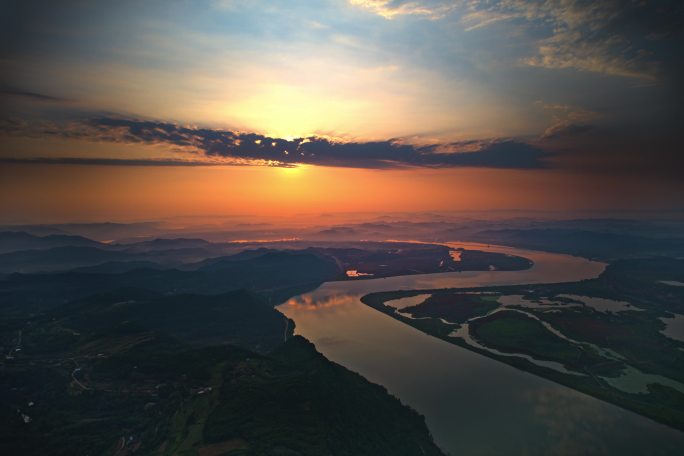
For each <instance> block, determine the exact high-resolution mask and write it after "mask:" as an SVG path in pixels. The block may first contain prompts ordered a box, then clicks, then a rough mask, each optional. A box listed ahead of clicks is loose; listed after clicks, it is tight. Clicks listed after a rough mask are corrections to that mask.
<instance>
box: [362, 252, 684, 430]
mask: <svg viewBox="0 0 684 456" xmlns="http://www.w3.org/2000/svg"><path fill="white" fill-rule="evenodd" d="M682 271H684V260H681V259H672V258H664V257H662V258H651V259H635V260H620V261H615V262H613V263H611V264H610V265H609V266H608V267H607V268H606V270H605V271H604V272H603V273H602V274H601V275H600V276H599V277H598V278H596V279H592V280H585V281H581V282H575V283H561V284H544V285H516V286H498V287H481V288H469V289H439V290H402V291H391V292H380V293H372V294H369V295H366V296H364V297H363V298H362V301H363V302H364V303H365V304H367V305H369V306H371V307H373V308H375V309H377V310H379V311H381V312H384V313H386V314H388V315H390V316H392V317H393V318H396V319H398V320H400V321H402V322H404V323H406V324H409V325H411V326H413V327H415V328H417V329H419V330H421V331H423V332H425V333H428V334H430V335H433V336H435V337H438V338H440V339H443V340H445V341H448V342H450V343H452V344H456V345H459V346H461V347H463V348H466V349H468V350H472V351H475V352H477V353H480V354H482V355H484V356H488V357H490V358H494V359H496V360H498V361H501V362H504V363H507V364H509V365H512V366H514V367H516V368H519V369H521V370H525V371H528V372H531V373H534V374H536V375H539V376H541V377H544V378H547V379H550V380H553V381H555V382H558V383H561V384H563V385H566V386H569V387H571V388H574V389H576V390H579V391H582V392H584V393H587V394H590V395H592V396H594V397H597V398H600V399H603V400H606V401H608V402H611V403H613V404H616V405H618V406H621V407H624V408H626V409H629V410H632V411H635V412H637V413H640V414H642V415H644V416H647V417H649V418H652V419H654V420H656V421H659V422H661V423H664V424H667V425H669V426H671V427H674V428H677V429H680V430H684V339H683V338H682V336H681V335H679V336H677V335H672V334H671V333H668V331H667V322H668V321H672V320H670V319H672V318H673V317H674V314H682V313H684V287H678V286H673V285H671V283H681V282H682V279H683V278H684V277H683V274H682ZM668 334H669V335H668Z"/></svg>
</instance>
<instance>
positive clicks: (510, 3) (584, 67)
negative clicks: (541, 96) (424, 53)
mask: <svg viewBox="0 0 684 456" xmlns="http://www.w3.org/2000/svg"><path fill="white" fill-rule="evenodd" d="M655 3H657V4H649V2H626V1H618V0H598V1H589V0H544V1H528V0H502V1H500V2H494V3H492V2H489V1H484V0H473V1H470V2H468V4H467V8H466V12H465V13H464V14H463V15H462V16H461V23H462V25H464V26H465V29H466V30H475V29H478V28H482V27H486V26H489V25H491V24H494V23H498V22H502V21H510V20H517V21H520V22H523V23H524V24H525V25H526V27H527V28H528V30H529V31H531V32H533V33H534V34H535V35H541V37H540V38H538V39H536V42H535V46H536V54H535V55H532V56H529V57H527V58H524V59H522V63H524V64H526V65H530V66H536V67H541V68H549V69H566V68H573V69H577V70H581V71H588V72H594V73H604V74H610V75H615V76H623V77H630V78H638V79H643V80H654V79H656V78H657V77H658V75H659V73H660V72H661V68H660V65H659V59H657V54H658V51H660V50H661V49H659V46H658V45H657V43H655V41H657V40H659V39H668V38H671V37H673V36H676V35H677V34H680V33H681V30H682V23H683V21H682V18H683V10H684V9H683V8H682V3H681V2H678V1H668V0H665V1H662V2H655ZM644 37H646V39H644ZM663 60H668V59H667V58H666V59H663Z"/></svg>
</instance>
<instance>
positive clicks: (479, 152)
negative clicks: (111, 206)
mask: <svg viewBox="0 0 684 456" xmlns="http://www.w3.org/2000/svg"><path fill="white" fill-rule="evenodd" d="M0 132H4V133H5V134H10V135H19V136H32V137H46V136H47V137H54V136H57V137H63V138H68V139H80V140H87V141H100V142H114V143H120V144H146V145H156V146H162V147H166V148H168V149H171V150H173V151H178V152H185V153H188V152H190V153H195V154H199V155H201V156H202V157H203V160H205V161H206V162H207V163H208V164H212V163H211V162H212V161H217V162H218V163H217V164H224V165H226V164H241V165H244V164H252V165H266V166H284V167H287V166H295V165H299V164H308V165H318V166H334V167H348V168H373V169H391V168H402V167H428V168H429V167H434V168H437V167H486V168H507V169H538V168H544V167H546V162H545V159H546V158H547V156H548V154H547V153H546V152H544V151H543V150H541V149H539V148H537V147H535V146H533V145H530V144H527V143H524V142H521V141H517V140H513V139H494V140H486V141H480V140H477V141H464V142H459V143H450V144H431V145H424V146H416V145H411V144H404V143H401V142H400V141H398V140H386V141H372V142H341V141H336V140H332V139H329V138H325V137H319V136H310V137H306V138H294V139H283V138H273V137H269V136H264V135H260V134H257V133H244V132H235V131H229V130H220V129H209V128H199V127H191V126H182V125H176V124H173V123H167V122H158V121H153V120H138V119H124V118H114V117H99V118H94V119H90V120H87V121H83V122H76V123H71V124H68V125H64V126H60V125H54V124H50V125H44V126H43V127H42V128H38V129H36V126H35V125H28V124H23V123H21V122H7V121H6V122H4V123H2V124H0ZM42 160H43V161H42V162H43V163H47V162H48V160H49V159H42ZM61 160H74V161H73V163H74V164H78V163H81V164H86V162H85V161H83V160H81V159H61ZM107 160H109V159H107ZM63 163H64V161H63ZM134 163H136V161H130V163H129V162H128V161H112V162H111V163H109V164H131V165H132V164H134ZM190 163H192V164H188V163H186V162H181V161H170V162H169V161H167V162H166V163H165V162H164V161H159V162H157V161H150V162H149V163H148V162H144V163H143V162H140V164H142V165H150V166H154V165H158V166H171V165H172V166H183V165H185V166H193V165H194V166H197V165H198V164H195V163H194V162H190ZM92 164H97V163H92ZM100 164H107V163H105V162H101V163H100Z"/></svg>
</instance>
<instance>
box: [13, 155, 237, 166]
mask: <svg viewBox="0 0 684 456" xmlns="http://www.w3.org/2000/svg"><path fill="white" fill-rule="evenodd" d="M0 163H5V164H23V165H92V166H222V165H226V163H221V162H211V161H206V160H195V161H190V160H170V159H143V158H131V159H128V158H84V157H35V158H23V157H0ZM230 165H231V166H235V163H230Z"/></svg>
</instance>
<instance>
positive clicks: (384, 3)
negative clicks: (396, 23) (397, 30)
mask: <svg viewBox="0 0 684 456" xmlns="http://www.w3.org/2000/svg"><path fill="white" fill-rule="evenodd" d="M349 3H350V4H352V5H354V6H358V7H361V8H364V9H367V10H369V11H371V12H372V13H374V14H377V15H378V16H382V17H384V18H385V19H388V20H391V19H394V18H396V17H398V16H422V17H426V18H428V19H432V20H437V19H441V18H443V17H444V16H446V15H447V14H448V13H450V12H451V11H453V10H455V9H456V7H457V6H458V5H457V4H456V3H453V4H451V3H450V2H425V1H401V0H349Z"/></svg>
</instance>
